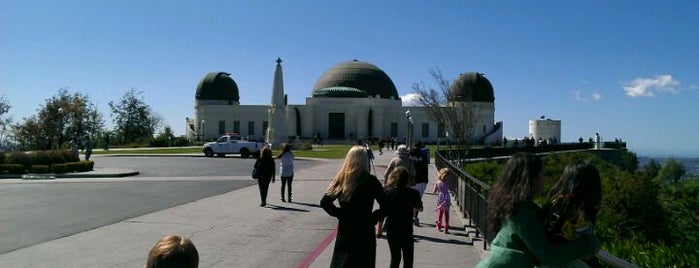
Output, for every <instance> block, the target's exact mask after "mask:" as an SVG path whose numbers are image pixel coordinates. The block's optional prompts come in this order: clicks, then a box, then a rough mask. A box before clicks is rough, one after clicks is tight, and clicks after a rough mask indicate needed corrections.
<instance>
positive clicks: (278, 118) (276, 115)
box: [265, 58, 289, 149]
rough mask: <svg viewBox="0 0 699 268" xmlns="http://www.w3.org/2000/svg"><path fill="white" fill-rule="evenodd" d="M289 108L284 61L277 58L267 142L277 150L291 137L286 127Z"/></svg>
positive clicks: (269, 111)
mask: <svg viewBox="0 0 699 268" xmlns="http://www.w3.org/2000/svg"><path fill="white" fill-rule="evenodd" d="M286 114H287V106H286V101H285V100H284V78H283V77H282V59H280V58H277V68H276V69H275V70H274V85H273V86H272V103H271V105H270V106H269V110H268V120H267V121H269V126H268V127H267V135H266V137H265V141H266V142H267V143H269V144H272V148H274V149H277V148H279V145H280V144H282V143H285V142H286V141H287V138H288V137H289V135H288V133H287V130H286V129H287V127H286Z"/></svg>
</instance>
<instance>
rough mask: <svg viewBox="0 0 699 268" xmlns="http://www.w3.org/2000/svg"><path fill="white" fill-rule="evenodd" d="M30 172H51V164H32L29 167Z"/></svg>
mask: <svg viewBox="0 0 699 268" xmlns="http://www.w3.org/2000/svg"><path fill="white" fill-rule="evenodd" d="M29 173H39V174H43V173H49V166H48V165H32V166H31V167H30V168H29Z"/></svg>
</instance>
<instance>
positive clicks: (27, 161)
mask: <svg viewBox="0 0 699 268" xmlns="http://www.w3.org/2000/svg"><path fill="white" fill-rule="evenodd" d="M5 163H7V164H18V165H22V166H23V167H24V169H27V167H29V166H30V165H31V164H32V162H31V158H30V157H29V156H28V155H27V154H26V153H24V152H11V153H9V154H7V155H6V159H5Z"/></svg>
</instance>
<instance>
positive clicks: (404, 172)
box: [386, 167, 410, 188]
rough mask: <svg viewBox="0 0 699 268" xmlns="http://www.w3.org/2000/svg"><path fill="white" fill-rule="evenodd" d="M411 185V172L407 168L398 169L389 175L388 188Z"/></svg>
mask: <svg viewBox="0 0 699 268" xmlns="http://www.w3.org/2000/svg"><path fill="white" fill-rule="evenodd" d="M409 183H410V172H409V171H408V169H407V168H405V167H396V168H395V169H393V171H391V174H388V181H387V182H386V187H387V188H388V187H407V186H408V184H409Z"/></svg>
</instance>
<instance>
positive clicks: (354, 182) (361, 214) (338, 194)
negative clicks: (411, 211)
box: [320, 145, 386, 268]
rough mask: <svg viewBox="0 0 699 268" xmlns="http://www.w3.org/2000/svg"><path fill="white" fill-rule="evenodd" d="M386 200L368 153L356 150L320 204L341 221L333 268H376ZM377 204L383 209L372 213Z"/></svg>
mask: <svg viewBox="0 0 699 268" xmlns="http://www.w3.org/2000/svg"><path fill="white" fill-rule="evenodd" d="M336 200H337V201H338V203H339V204H340V206H339V207H338V206H336V205H335V201H336ZM385 200H386V199H385V195H384V191H383V188H382V187H381V183H380V182H379V180H378V179H377V178H376V176H374V175H371V173H370V172H369V159H368V156H367V151H366V149H364V147H363V146H361V145H359V146H353V147H352V148H350V150H349V151H348V152H347V155H346V156H345V161H344V163H343V164H342V168H340V170H339V171H338V172H337V174H336V175H335V177H334V178H333V180H332V182H330V185H329V186H328V189H327V190H326V192H325V194H323V197H322V198H321V200H320V206H321V207H322V208H323V210H325V212H326V213H328V215H330V216H333V217H336V218H337V219H338V228H337V237H336V239H335V248H334V250H333V255H332V260H331V263H330V267H369V268H371V267H375V266H376V238H375V237H374V224H376V222H377V221H378V219H379V218H380V217H382V216H383V213H385V206H386V201H385ZM374 201H376V202H378V204H379V209H378V210H377V211H374V212H372V209H373V208H374Z"/></svg>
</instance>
